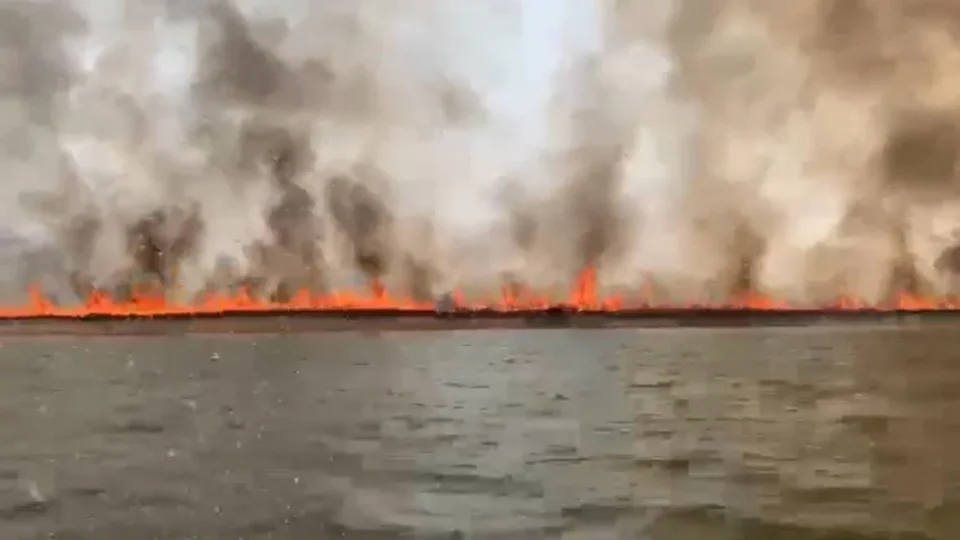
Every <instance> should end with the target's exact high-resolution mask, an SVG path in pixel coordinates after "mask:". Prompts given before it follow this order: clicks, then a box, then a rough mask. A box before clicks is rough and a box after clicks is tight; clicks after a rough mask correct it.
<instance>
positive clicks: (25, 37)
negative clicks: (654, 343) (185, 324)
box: [0, 0, 960, 303]
mask: <svg viewBox="0 0 960 540" xmlns="http://www.w3.org/2000/svg"><path fill="white" fill-rule="evenodd" d="M794 4H796V5H794ZM957 29H960V10H957V9H955V8H951V7H950V5H949V3H948V2H945V1H943V0H899V1H894V0H879V1H876V2H862V1H854V0H808V1H805V2H800V3H788V2H779V3H770V2H756V1H752V0H727V1H725V2H719V1H706V2H704V1H694V0H520V1H516V2H507V3H504V2H496V1H493V0H414V1H409V2H380V1H377V0H354V1H353V2H342V1H335V0H313V1H311V0H283V1H273V2H266V1H261V0H209V1H194V2H190V1H186V0H165V1H155V2H133V3H131V2H122V1H120V0H16V1H10V2H4V3H3V6H2V7H0V140H2V141H3V145H2V146H0V152H2V161H0V171H2V172H3V174H4V176H5V178H4V182H3V184H2V186H3V190H4V193H3V197H2V198H0V201H3V203H4V206H3V208H2V210H3V211H2V212H0V226H2V227H3V228H4V230H5V231H6V232H5V235H6V238H5V240H4V245H5V246H6V251H5V255H6V259H5V262H4V264H5V265H6V267H5V268H6V269H7V270H8V271H7V272H6V273H5V275H6V276H7V279H6V281H7V282H8V283H6V284H4V285H3V290H4V294H5V299H10V301H12V299H13V297H14V295H15V294H16V293H18V292H22V291H25V290H26V289H27V285H28V283H38V284H40V285H42V286H43V287H44V289H45V290H47V291H48V292H50V293H51V294H53V295H56V297H57V300H58V301H60V302H71V301H79V300H81V299H83V298H85V297H86V296H87V295H89V294H90V293H91V292H92V291H95V290H103V291H107V292H109V293H111V294H113V295H115V296H119V297H124V296H129V295H131V294H133V293H135V292H136V291H138V290H149V291H152V292H154V293H160V292H162V293H163V294H165V295H167V296H168V297H170V298H173V299H176V300H178V301H190V300H192V299H195V298H197V297H198V296H199V295H203V294H206V293H210V292H215V291H219V292H229V291H235V290H237V289H239V288H241V287H243V288H244V289H245V290H247V291H249V292H251V293H252V294H255V295H257V296H260V297H263V298H270V299H279V300H283V299H289V298H291V297H292V296H293V295H295V294H297V292H298V291H301V290H305V289H310V290H313V291H317V292H322V291H331V290H337V289H342V288H344V287H357V286H365V285H366V284H368V283H370V282H373V281H374V280H376V281H379V282H380V283H382V284H384V285H385V286H386V288H387V289H388V290H389V291H390V292H391V293H393V294H395V295H403V296H412V297H416V298H432V297H436V296H437V295H439V294H441V293H443V292H445V291H448V290H451V289H454V288H456V289H460V290H463V291H466V292H467V293H468V294H473V293H477V294H479V293H489V292H490V291H494V290H499V289H500V288H501V287H503V286H510V285H512V286H516V287H525V288H533V289H537V290H539V291H541V292H543V293H545V294H550V295H564V294H565V293H566V291H567V290H569V289H570V287H571V284H572V283H573V282H574V280H575V279H576V276H577V275H578V273H579V272H580V271H581V270H582V269H584V268H586V267H592V268H596V269H597V270H598V272H599V276H600V280H601V284H602V285H603V286H604V287H605V288H607V289H616V290H624V291H634V292H636V291H639V290H641V289H643V290H644V291H646V292H647V293H648V294H649V293H650V292H651V291H652V294H654V295H655V296H656V299H658V300H669V301H685V300H714V301H719V300H724V299H729V298H731V297H735V296H738V295H743V294H747V293H762V294H768V295H771V296H774V297H777V298H780V299H782V300H785V301H790V302H794V303H807V302H815V303H820V302H830V301H834V300H837V299H838V298H839V297H841V296H845V295H846V296H855V297H858V298H861V299H863V300H866V301H869V302H883V301H888V300H890V299H891V298H893V297H894V295H896V294H898V293H900V292H908V293H914V294H924V295H937V296H943V295H950V294H952V293H953V292H954V289H955V288H956V287H958V286H960V280H957V279H956V276H957V271H958V270H960V256H958V255H957V252H958V248H956V247H954V246H955V244H956V243H957V238H956V237H955V234H956V231H957V230H958V229H957V227H958V225H960V219H958V218H957V217H956V216H957V215H958V214H957V212H956V210H957V209H958V206H960V205H958V201H960V197H958V195H960V193H958V192H957V187H956V182H955V178H956V173H957V156H958V150H960V128H958V127H957V123H956V121H955V120H956V119H957V118H958V113H960V98H957V97H955V96H960V92H957V91H956V90H957V88H955V86H956V84H955V82H954V81H955V77H954V76H953V74H954V73H960V52H958V51H960V47H958V43H957V41H956V39H957V33H956V30H957Z"/></svg>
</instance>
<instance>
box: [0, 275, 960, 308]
mask: <svg viewBox="0 0 960 540" xmlns="http://www.w3.org/2000/svg"><path fill="white" fill-rule="evenodd" d="M644 291H645V292H641V293H640V294H639V295H638V296H637V297H635V298H628V297H626V296H618V295H613V296H601V295H600V293H598V287H597V274H596V271H595V270H593V269H587V270H585V271H583V272H582V273H581V274H580V275H579V276H578V279H577V280H576V285H575V287H574V288H573V290H572V291H571V292H570V295H569V298H568V299H567V300H566V301H563V302H559V303H558V302H555V301H550V300H549V299H547V298H545V297H541V296H537V295H536V294H534V293H533V292H532V291H531V290H529V289H527V288H523V287H507V288H504V290H503V291H502V293H501V295H500V297H499V298H496V299H492V300H490V301H488V302H467V301H466V300H464V295H463V294H462V293H459V292H454V293H453V294H452V299H453V304H454V305H453V307H454V308H455V309H457V310H467V311H470V310H474V311H492V312H501V313H510V312H520V311H524V312H529V311H546V310H550V309H564V310H569V311H574V312H609V313H617V312H623V311H631V312H636V311H641V310H651V311H653V310H663V309H669V310H678V309H691V310H694V309H696V310H704V309H709V310H750V311H769V312H784V311H786V312H789V311H810V310H809V308H796V307H793V306H790V305H788V304H784V303H781V302H777V301H775V300H773V299H771V298H767V297H764V296H762V295H756V294H751V295H745V296H743V297H742V298H740V299H737V300H735V301H732V302H728V303H724V304H703V303H689V304H686V305H683V306H677V305H664V304H654V303H651V302H650V301H649V300H648V299H649V297H650V295H649V292H646V290H644ZM436 309H437V307H436V304H434V303H433V302H417V301H414V300H411V299H407V298H399V297H395V296H393V295H391V294H390V293H389V292H388V291H387V290H386V289H385V287H384V286H383V284H382V283H381V282H379V281H378V280H374V281H373V282H372V283H371V284H370V287H369V290H367V291H359V292H357V291H339V292H335V293H332V294H322V295H318V294H315V293H312V292H311V291H308V290H302V291H300V292H299V293H297V294H295V295H294V296H293V297H292V298H291V299H290V300H289V301H286V302H270V301H265V300H262V299H258V298H254V297H252V296H250V295H249V294H248V293H247V292H246V291H241V292H240V293H238V294H235V295H223V294H212V295H209V296H207V297H206V298H205V299H204V300H203V301H201V302H198V303H196V304H193V305H180V304H177V303H174V302H171V301H169V300H168V299H166V298H165V297H163V296H162V295H156V294H150V293H139V294H134V295H133V297H132V299H131V300H129V301H126V302H118V301H116V300H114V299H113V298H111V297H110V296H109V295H107V294H105V293H103V292H99V291H98V292H94V293H92V294H91V295H90V297H89V298H88V299H87V301H86V303H84V304H83V305H81V306H76V307H64V306H58V305H56V304H54V303H53V302H51V301H50V300H49V299H48V297H47V296H46V295H45V294H44V292H43V291H42V290H41V289H40V288H39V287H35V286H34V287H31V288H30V301H29V302H28V304H27V305H24V306H20V307H5V308H0V320H11V319H38V318H61V319H83V318H89V317H97V318H103V317H108V318H109V317H115V318H131V317H138V318H150V317H164V316H177V315H179V316H191V315H197V316H201V315H230V314H239V313H245V314H246V313H265V314H269V313H276V314H282V313H284V312H298V313H303V312H362V311H373V310H376V311H395V312H433V311H435V310H436ZM934 310H936V311H944V310H960V301H945V300H931V299H926V298H920V297H916V296H911V295H907V294H902V295H900V296H899V297H898V298H897V300H896V301H895V302H893V303H892V304H891V305H888V306H871V305H867V304H865V303H863V302H859V301H857V300H856V299H854V298H848V297H844V298H840V299H838V300H837V301H836V302H835V303H833V304H831V305H828V306H823V307H821V308H820V309H819V310H818V311H824V312H829V311H890V312H893V311H908V312H920V311H934Z"/></svg>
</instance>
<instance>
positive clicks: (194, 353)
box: [0, 323, 960, 540]
mask: <svg viewBox="0 0 960 540" xmlns="http://www.w3.org/2000/svg"><path fill="white" fill-rule="evenodd" d="M958 330H960V326H954V325H951V324H946V323H942V324H937V325H921V326H916V327H903V326H866V325H862V326H842V327H840V326H837V327H832V326H829V325H827V326H818V327H809V328H798V327H793V328H734V329H706V328H704V329H690V328H663V329H609V330H605V331H596V330H589V329H540V330H512V331H506V330H471V331H446V332H400V333H397V332H388V331H381V330H376V329H370V330H369V331H364V332H337V333H319V334H318V333H309V332H299V333H290V334H285V335H265V334H261V335H253V334H236V335H229V334H219V335H213V334H210V335H190V334H181V335H169V336H164V335H154V336H132V335H131V336H120V335H117V336H102V337H95V336H86V337H83V338H82V339H81V338H77V337H68V336H59V337H57V336H14V335H9V336H4V337H3V338H2V347H0V422H2V424H0V426H2V428H0V429H2V430H3V436H2V438H0V538H3V539H5V540H6V539H11V540H15V539H20V538H23V539H34V538H48V537H50V535H51V534H53V535H55V537H56V538H68V539H78V538H89V539H91V540H104V539H114V538H116V539H127V538H129V539H139V538H145V539H146V538H158V539H183V538H199V539H204V540H206V539H220V538H223V539H228V538H229V539H238V538H244V539H254V538H263V539H266V538H273V539H304V540H307V539H309V540H314V539H317V538H321V539H322V538H348V539H349V538H359V539H363V538H384V539H388V538H389V539H393V538H482V539H487V538H503V539H513V538H517V539H526V538H561V539H585V540H587V539H589V540H594V539H597V540H603V539H606V538H611V539H612V538H650V539H655V540H674V539H676V540H688V539H691V538H704V539H711V540H712V539H731V540H733V539H742V540H748V539H749V540H770V539H788V540H807V539H810V540H813V539H835V540H839V539H857V538H864V539H866V538H871V539H872V538H877V539H880V538H903V539H907V538H911V539H912V538H917V539H920V538H931V539H941V538H942V539H944V540H947V539H950V540H952V539H953V538H958V537H960V491H958V490H957V489H956V487H955V486H956V485H957V481H958V480H960V458H956V457H951V456H955V455H956V453H955V452H954V450H955V449H956V448H957V447H958V443H960V364H956V360H957V358H956V357H957V353H956V351H960V332H958Z"/></svg>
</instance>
